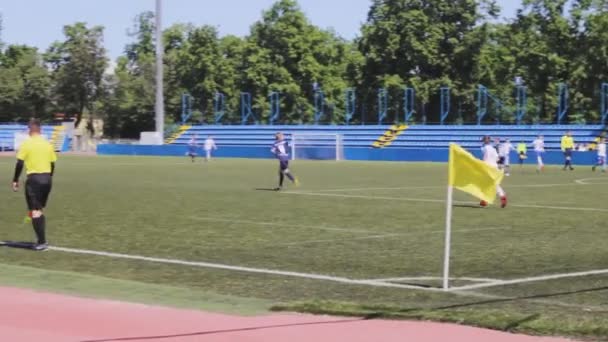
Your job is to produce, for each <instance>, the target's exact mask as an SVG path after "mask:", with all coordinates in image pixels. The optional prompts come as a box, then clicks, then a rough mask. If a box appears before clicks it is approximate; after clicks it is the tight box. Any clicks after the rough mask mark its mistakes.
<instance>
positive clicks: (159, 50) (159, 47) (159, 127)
mask: <svg viewBox="0 0 608 342" xmlns="http://www.w3.org/2000/svg"><path fill="white" fill-rule="evenodd" d="M155 18H156V26H155V29H156V104H155V106H154V111H155V114H156V132H157V133H158V134H159V135H160V137H161V139H164V134H165V99H164V95H163V52H164V45H163V33H162V32H163V29H162V0H156V14H155Z"/></svg>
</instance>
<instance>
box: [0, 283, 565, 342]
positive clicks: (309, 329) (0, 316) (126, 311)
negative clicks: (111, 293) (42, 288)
mask: <svg viewBox="0 0 608 342" xmlns="http://www.w3.org/2000/svg"><path fill="white" fill-rule="evenodd" d="M0 303H1V307H2V309H0V341H6V342H33V341H36V342H37V341H45V342H120V341H148V342H150V341H151V342H156V341H159V342H165V341H166V342H176V341H179V342H186V341H187V342H192V341H205V342H228V341H239V342H240V341H245V342H262V341H263V342H275V341H276V342H279V341H280V342H283V341H289V342H309V341H314V342H322V341H332V342H333V341H353V342H363V341H365V342H367V341H369V342H377V341H380V342H397V341H399V342H403V341H415V342H427V341H467V342H476V341H479V342H482V341H483V342H486V341H492V342H563V341H567V340H565V339H559V338H542V337H531V336H524V335H514V334H508V333H503V332H498V331H492V330H486V329H478V328H472V327H465V326H459V325H453V324H439V323H428V322H406V321H389V320H360V319H353V318H339V317H328V316H312V315H297V314H288V315H269V316H262V317H238V316H228V315H221V314H210V313H204V312H199V311H192V310H178V309H169V308H162V307H152V306H146V305H140V304H129V303H121V302H114V301H106V300H93V299H83V298H75V297H68V296H62V295H55V294H47V293H40V292H34V291H29V290H22V289H15V288H0Z"/></svg>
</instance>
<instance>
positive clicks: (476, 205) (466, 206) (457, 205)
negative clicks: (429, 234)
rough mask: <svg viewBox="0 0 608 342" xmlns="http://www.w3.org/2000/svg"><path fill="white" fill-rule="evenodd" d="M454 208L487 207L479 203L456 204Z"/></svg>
mask: <svg viewBox="0 0 608 342" xmlns="http://www.w3.org/2000/svg"><path fill="white" fill-rule="evenodd" d="M454 208H469V209H486V208H484V207H482V206H480V205H479V204H454Z"/></svg>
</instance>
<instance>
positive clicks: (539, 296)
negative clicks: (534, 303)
mask: <svg viewBox="0 0 608 342" xmlns="http://www.w3.org/2000/svg"><path fill="white" fill-rule="evenodd" d="M601 291H608V286H602V287H595V288H590V289H583V290H573V291H563V292H555V293H545V294H537V295H531V296H522V297H509V298H497V299H488V300H481V301H475V302H470V303H463V304H454V305H447V306H440V307H435V308H432V310H449V309H460V308H466V307H472V306H477V305H486V304H498V303H508V302H515V301H518V300H528V299H546V298H552V297H560V296H568V295H575V294H581V293H593V292H601Z"/></svg>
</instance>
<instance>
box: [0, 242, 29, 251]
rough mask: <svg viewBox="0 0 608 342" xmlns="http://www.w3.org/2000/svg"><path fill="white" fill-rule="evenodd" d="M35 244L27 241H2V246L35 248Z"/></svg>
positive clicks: (0, 243) (0, 244) (0, 245)
mask: <svg viewBox="0 0 608 342" xmlns="http://www.w3.org/2000/svg"><path fill="white" fill-rule="evenodd" d="M34 246H35V244H34V243H33V242H27V241H0V247H8V248H17V249H28V250H33V249H34Z"/></svg>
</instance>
